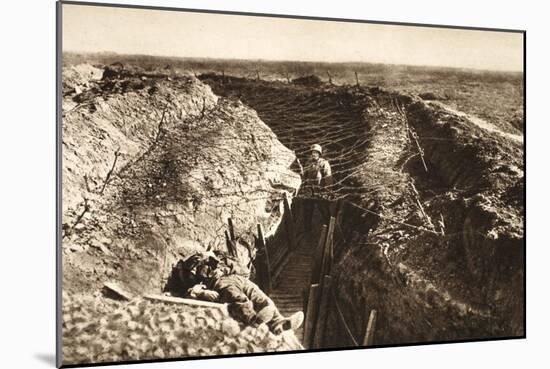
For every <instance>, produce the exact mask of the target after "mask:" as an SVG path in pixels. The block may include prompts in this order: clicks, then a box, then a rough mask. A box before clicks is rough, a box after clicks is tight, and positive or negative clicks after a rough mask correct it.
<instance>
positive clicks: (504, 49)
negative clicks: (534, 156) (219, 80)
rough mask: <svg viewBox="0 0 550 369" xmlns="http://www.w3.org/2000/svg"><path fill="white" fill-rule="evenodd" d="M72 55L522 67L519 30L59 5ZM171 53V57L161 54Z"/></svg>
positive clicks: (498, 68)
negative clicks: (95, 53) (88, 53)
mask: <svg viewBox="0 0 550 369" xmlns="http://www.w3.org/2000/svg"><path fill="white" fill-rule="evenodd" d="M62 8H63V15H62V22H63V45H64V46H66V48H67V50H71V51H72V52H77V53H83V52H91V53H93V52H108V51H114V52H116V53H119V54H123V55H150V56H159V57H180V58H185V57H187V58H211V59H226V60H233V59H235V60H266V61H273V62H275V61H297V62H319V63H368V64H389V65H411V66H425V67H442V68H445V67H448V68H459V69H475V70H487V71H502V72H522V71H523V34H522V33H518V32H515V31H510V32H505V31H487V30H472V29H457V28H445V27H441V28H434V27H428V26H404V25H392V24H379V23H368V22H366V23H365V22H360V21H358V22H356V23H355V22H343V21H338V20H333V21H328V20H327V21H321V20H311V19H297V18H277V17H269V16H253V15H246V16H245V15H234V14H219V13H201V12H186V11H167V10H151V9H136V8H118V7H117V8H114V7H106V6H90V5H76V4H63V7H62ZM168 55H171V56H168Z"/></svg>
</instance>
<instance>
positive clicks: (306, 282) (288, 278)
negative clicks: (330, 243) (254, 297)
mask: <svg viewBox="0 0 550 369" xmlns="http://www.w3.org/2000/svg"><path fill="white" fill-rule="evenodd" d="M313 239H314V237H313V235H311V236H308V235H303V236H301V237H299V239H298V240H297V243H298V245H297V249H296V251H295V252H294V253H292V254H291V255H290V258H289V261H288V264H287V265H286V266H285V267H284V268H283V270H282V271H281V274H280V276H279V278H278V279H277V281H275V288H274V289H273V291H272V293H271V295H270V297H271V299H272V300H273V302H274V303H275V305H276V306H277V308H278V309H279V311H280V312H281V314H283V315H284V316H289V315H292V314H294V313H295V312H297V311H302V310H303V295H302V293H303V290H304V289H308V290H309V286H310V278H311V269H312V267H313V253H314V250H315V247H314V246H313V245H312V240H313ZM313 243H315V242H313ZM294 333H295V334H296V337H297V338H298V339H299V340H300V342H301V343H303V333H304V327H303V325H302V326H301V327H300V328H299V329H297V330H296V331H295V332H294Z"/></svg>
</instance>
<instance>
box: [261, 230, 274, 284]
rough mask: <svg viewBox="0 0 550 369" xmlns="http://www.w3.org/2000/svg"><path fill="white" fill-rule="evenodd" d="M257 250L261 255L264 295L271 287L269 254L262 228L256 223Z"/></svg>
mask: <svg viewBox="0 0 550 369" xmlns="http://www.w3.org/2000/svg"><path fill="white" fill-rule="evenodd" d="M258 250H260V251H261V254H262V255H263V258H262V259H263V260H262V262H263V264H264V267H263V268H262V269H263V278H262V279H263V286H262V289H263V291H264V292H265V293H266V294H268V295H269V294H270V293H271V291H272V289H273V285H272V283H271V265H270V264H269V254H268V253H267V245H266V243H265V238H264V230H263V228H262V225H261V224H259V223H258Z"/></svg>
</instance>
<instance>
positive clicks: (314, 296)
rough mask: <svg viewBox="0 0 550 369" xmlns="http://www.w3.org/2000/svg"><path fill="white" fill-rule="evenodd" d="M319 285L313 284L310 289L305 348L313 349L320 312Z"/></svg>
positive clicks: (305, 328) (305, 325)
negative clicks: (318, 313)
mask: <svg viewBox="0 0 550 369" xmlns="http://www.w3.org/2000/svg"><path fill="white" fill-rule="evenodd" d="M319 293H320V289H319V285H318V284H312V285H311V287H309V292H308V298H307V308H306V310H305V312H306V316H305V320H304V347H305V348H311V344H312V342H313V335H314V333H315V330H314V329H315V325H316V322H317V312H318V311H319Z"/></svg>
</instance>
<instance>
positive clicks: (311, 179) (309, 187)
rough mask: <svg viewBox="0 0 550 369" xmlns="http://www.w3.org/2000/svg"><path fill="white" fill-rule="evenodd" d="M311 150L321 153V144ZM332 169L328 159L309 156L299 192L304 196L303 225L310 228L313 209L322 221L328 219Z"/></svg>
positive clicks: (307, 230)
mask: <svg viewBox="0 0 550 369" xmlns="http://www.w3.org/2000/svg"><path fill="white" fill-rule="evenodd" d="M311 149H312V151H317V152H318V153H319V155H321V153H322V149H321V146H319V145H313V146H312V148H311ZM332 183H333V181H332V170H331V168H330V164H329V162H328V160H326V159H323V158H321V157H319V158H317V159H313V158H311V159H310V160H309V162H308V163H307V164H306V166H305V168H304V184H303V186H302V190H301V194H302V196H303V197H304V202H303V204H304V227H305V230H306V232H309V231H310V230H311V223H312V219H313V210H314V209H315V207H317V208H318V209H319V211H320V212H321V216H322V218H323V220H322V221H323V222H324V223H328V221H329V220H330V186H332Z"/></svg>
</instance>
